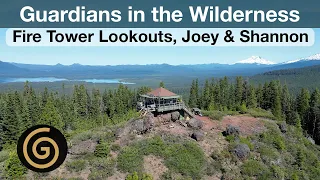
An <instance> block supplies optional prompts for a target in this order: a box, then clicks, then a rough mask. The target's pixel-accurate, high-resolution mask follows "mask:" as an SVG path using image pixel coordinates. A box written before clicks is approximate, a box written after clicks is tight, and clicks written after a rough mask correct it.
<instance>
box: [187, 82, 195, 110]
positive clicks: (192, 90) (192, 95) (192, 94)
mask: <svg viewBox="0 0 320 180" xmlns="http://www.w3.org/2000/svg"><path fill="white" fill-rule="evenodd" d="M196 90H197V88H196V82H195V81H194V80H193V81H192V84H191V88H190V95H189V103H188V104H189V106H190V107H196V106H197V95H196Z"/></svg>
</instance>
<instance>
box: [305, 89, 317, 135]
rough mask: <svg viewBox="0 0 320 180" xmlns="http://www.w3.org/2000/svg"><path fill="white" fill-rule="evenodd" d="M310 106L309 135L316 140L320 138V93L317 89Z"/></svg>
mask: <svg viewBox="0 0 320 180" xmlns="http://www.w3.org/2000/svg"><path fill="white" fill-rule="evenodd" d="M310 106H311V115H310V123H309V126H308V129H309V134H311V136H312V137H313V138H316V137H319V136H320V127H318V124H320V123H319V121H320V91H319V90H318V89H315V90H314V92H313V93H312V95H311V99H310Z"/></svg>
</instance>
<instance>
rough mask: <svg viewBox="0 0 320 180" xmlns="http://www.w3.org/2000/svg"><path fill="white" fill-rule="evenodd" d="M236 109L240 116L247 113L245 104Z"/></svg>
mask: <svg viewBox="0 0 320 180" xmlns="http://www.w3.org/2000/svg"><path fill="white" fill-rule="evenodd" d="M237 109H238V110H239V111H240V113H241V114H245V113H247V111H248V109H247V106H246V105H245V104H241V106H239V107H238V108H237Z"/></svg>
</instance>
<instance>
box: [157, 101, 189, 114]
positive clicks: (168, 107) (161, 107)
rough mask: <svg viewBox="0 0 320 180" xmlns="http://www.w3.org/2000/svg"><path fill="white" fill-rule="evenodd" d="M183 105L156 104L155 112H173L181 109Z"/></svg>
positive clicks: (179, 103) (180, 103)
mask: <svg viewBox="0 0 320 180" xmlns="http://www.w3.org/2000/svg"><path fill="white" fill-rule="evenodd" d="M184 107H185V106H184V103H182V102H178V103H166V104H160V105H159V104H156V110H157V111H158V112H164V111H173V110H177V109H183V108H184Z"/></svg>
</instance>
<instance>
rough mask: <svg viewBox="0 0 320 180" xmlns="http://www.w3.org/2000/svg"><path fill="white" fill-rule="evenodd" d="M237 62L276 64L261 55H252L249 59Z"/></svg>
mask: <svg viewBox="0 0 320 180" xmlns="http://www.w3.org/2000/svg"><path fill="white" fill-rule="evenodd" d="M237 64H264V65H272V64H276V63H274V62H272V61H268V60H266V59H263V58H262V57H260V56H251V57H250V58H248V59H245V60H242V61H239V62H237Z"/></svg>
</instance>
